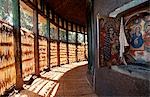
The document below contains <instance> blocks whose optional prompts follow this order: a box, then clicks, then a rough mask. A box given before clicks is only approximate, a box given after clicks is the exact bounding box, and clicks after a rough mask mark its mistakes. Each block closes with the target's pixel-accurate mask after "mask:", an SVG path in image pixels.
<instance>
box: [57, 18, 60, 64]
mask: <svg viewBox="0 0 150 97" xmlns="http://www.w3.org/2000/svg"><path fill="white" fill-rule="evenodd" d="M57 23H58V24H59V17H57ZM57 28H58V41H57V64H58V66H60V38H59V37H60V35H59V27H57Z"/></svg>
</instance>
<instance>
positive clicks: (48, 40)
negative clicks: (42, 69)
mask: <svg viewBox="0 0 150 97" xmlns="http://www.w3.org/2000/svg"><path fill="white" fill-rule="evenodd" d="M46 14H47V18H46V19H47V33H48V37H47V67H48V70H50V60H51V58H50V55H51V54H50V53H51V52H50V18H49V7H48V1H47V4H46Z"/></svg>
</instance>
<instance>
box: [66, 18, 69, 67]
mask: <svg viewBox="0 0 150 97" xmlns="http://www.w3.org/2000/svg"><path fill="white" fill-rule="evenodd" d="M66 38H67V64H69V46H68V43H69V40H68V22H67V21H66Z"/></svg>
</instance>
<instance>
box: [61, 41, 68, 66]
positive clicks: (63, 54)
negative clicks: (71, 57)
mask: <svg viewBox="0 0 150 97" xmlns="http://www.w3.org/2000/svg"><path fill="white" fill-rule="evenodd" d="M66 63H67V45H66V43H60V64H66Z"/></svg>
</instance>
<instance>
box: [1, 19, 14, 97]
mask: <svg viewBox="0 0 150 97" xmlns="http://www.w3.org/2000/svg"><path fill="white" fill-rule="evenodd" d="M13 41H14V40H13V27H12V26H10V25H8V24H6V23H3V22H2V21H0V74H1V76H0V95H3V93H4V91H6V90H7V89H9V88H10V87H12V86H13V85H14V84H15V83H16V70H15V58H14V46H13V45H14V42H13Z"/></svg>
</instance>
